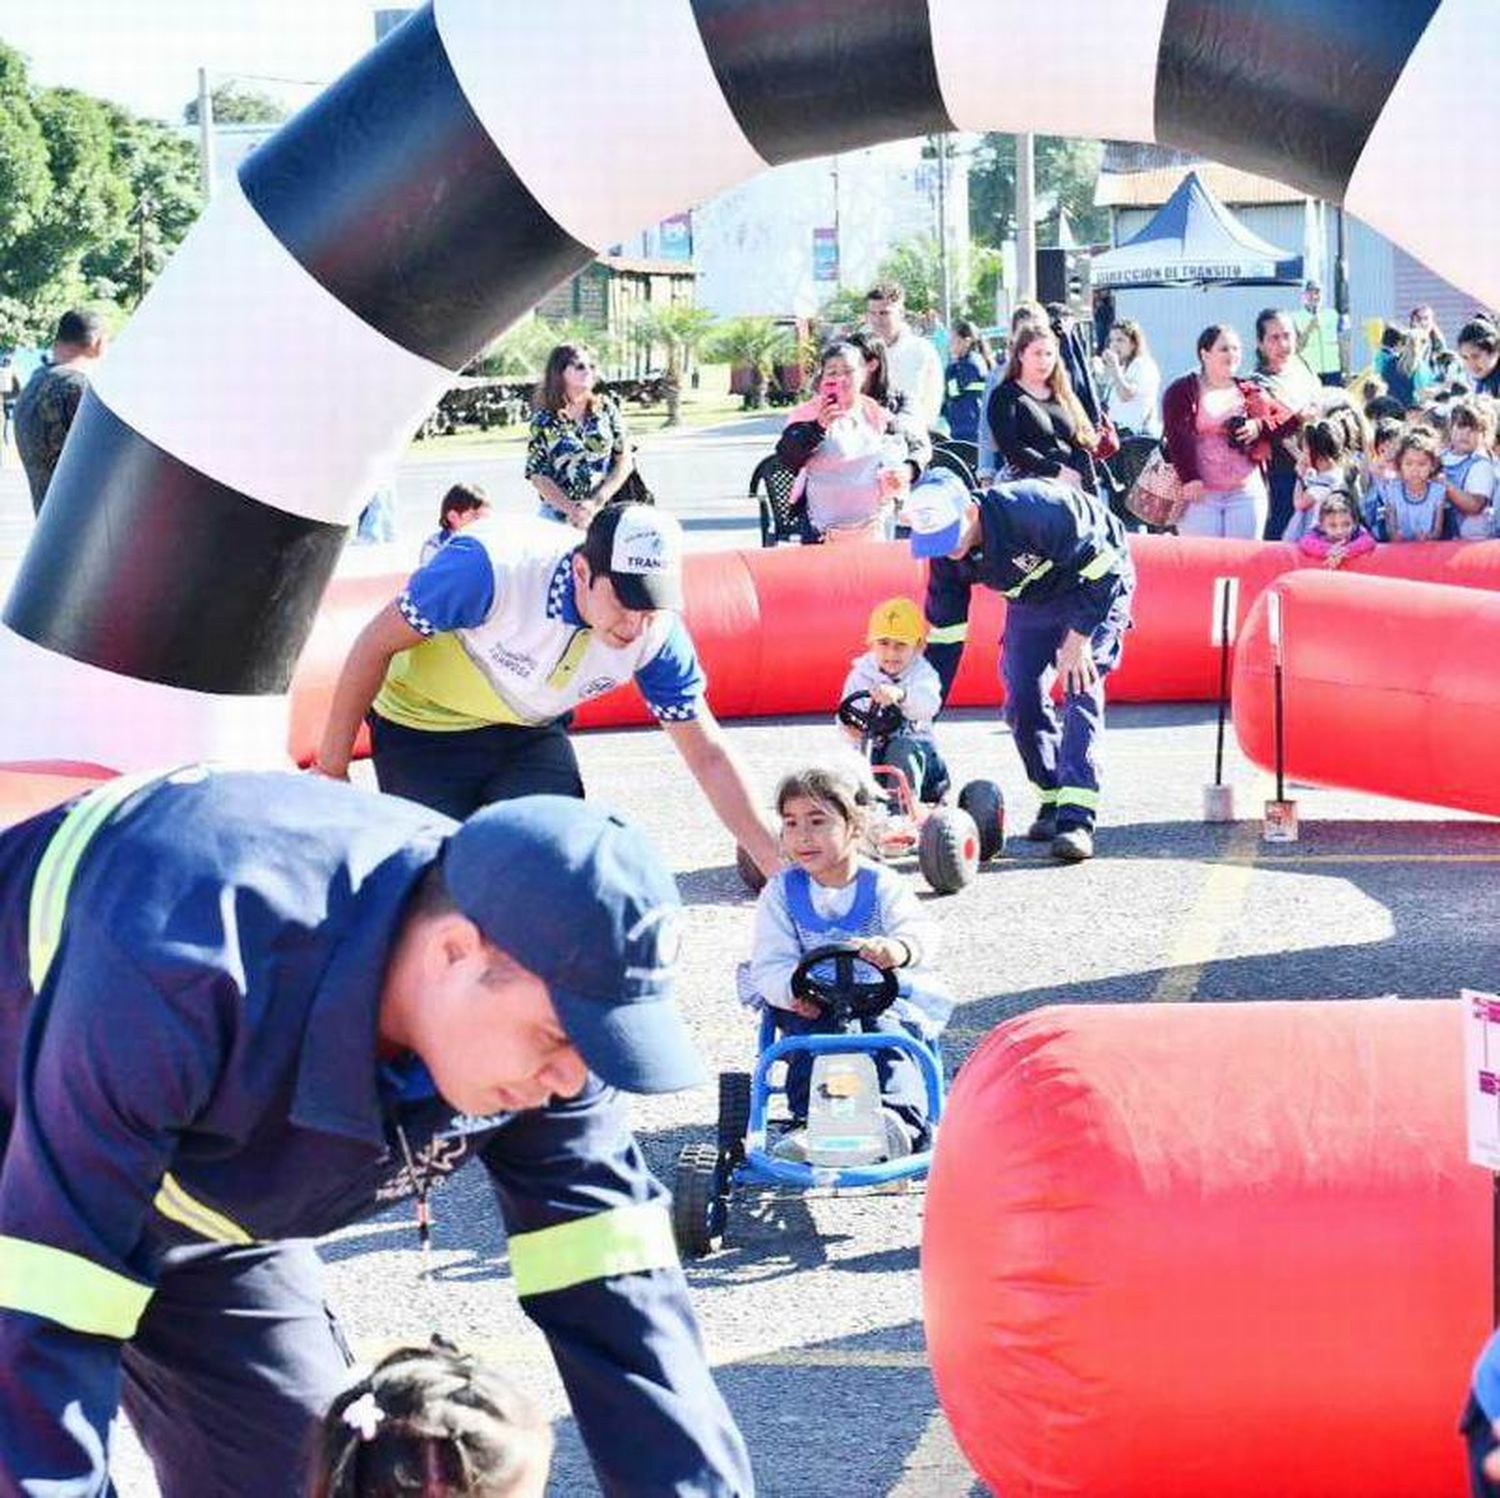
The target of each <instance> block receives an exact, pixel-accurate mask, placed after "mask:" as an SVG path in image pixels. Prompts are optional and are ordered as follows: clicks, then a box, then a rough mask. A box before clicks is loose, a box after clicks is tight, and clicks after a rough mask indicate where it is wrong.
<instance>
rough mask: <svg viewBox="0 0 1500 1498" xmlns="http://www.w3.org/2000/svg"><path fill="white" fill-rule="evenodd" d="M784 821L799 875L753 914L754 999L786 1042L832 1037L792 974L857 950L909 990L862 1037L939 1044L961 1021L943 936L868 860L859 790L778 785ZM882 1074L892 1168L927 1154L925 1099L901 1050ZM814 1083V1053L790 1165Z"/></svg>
mask: <svg viewBox="0 0 1500 1498" xmlns="http://www.w3.org/2000/svg"><path fill="white" fill-rule="evenodd" d="M776 811H777V814H778V816H779V817H780V820H781V847H782V853H783V856H784V857H785V858H786V859H787V861H788V864H789V867H787V868H784V869H782V870H781V872H780V873H778V874H777V875H776V876H775V877H774V878H773V879H771V880H770V881H769V882H768V883H767V884H766V887H765V888H764V889H763V890H762V891H761V895H760V901H759V903H758V904H757V906H756V908H755V944H754V948H753V951H752V953H751V958H750V963H749V973H748V986H749V988H750V989H751V991H752V992H753V993H754V995H756V996H757V997H758V998H759V999H760V1000H761V1001H762V1002H764V1003H765V1004H767V1005H769V1006H770V1007H771V1008H772V1009H774V1010H775V1011H776V1022H777V1027H778V1028H779V1029H780V1030H781V1031H782V1033H784V1034H788V1035H810V1034H827V1033H830V1032H831V1031H832V1030H833V1028H834V1027H833V1025H832V1023H831V1022H830V1021H829V1020H828V1019H827V1018H826V1016H820V1015H818V1013H817V1012H816V1011H815V1010H814V1009H813V1007H812V1006H811V1005H809V1004H806V1003H804V1002H803V1001H802V1000H801V999H798V998H795V997H794V996H793V994H792V987H791V983H792V973H793V972H794V971H795V970H796V967H797V964H798V963H799V962H801V960H802V959H803V958H804V957H805V956H806V955H807V954H808V953H809V952H811V951H814V950H815V949H816V948H818V947H824V946H828V945H829V944H830V943H833V942H843V941H847V942H855V943H857V944H858V946H859V948H860V952H861V955H862V956H863V957H865V958H866V959H867V960H868V961H870V962H872V963H874V964H875V965H876V966H877V967H881V968H888V969H896V970H897V971H898V974H899V979H900V984H901V993H900V996H899V997H898V998H897V1000H896V1002H895V1003H894V1004H892V1005H891V1007H890V1008H889V1009H887V1010H886V1011H885V1012H884V1013H883V1014H881V1015H878V1016H877V1017H876V1018H874V1019H867V1020H861V1021H858V1023H859V1025H860V1028H861V1029H863V1030H865V1031H868V1032H876V1031H885V1032H887V1033H899V1032H902V1031H904V1032H905V1033H907V1034H910V1035H914V1036H917V1037H919V1038H921V1039H922V1040H924V1041H926V1042H928V1043H929V1044H932V1045H936V1043H937V1039H938V1036H939V1035H941V1034H942V1030H943V1026H944V1025H945V1024H947V1022H948V1016H949V1015H950V1014H951V1013H952V1012H953V1000H952V998H951V997H949V995H948V992H947V990H946V989H945V988H944V986H943V984H942V982H941V980H940V979H939V978H938V977H937V975H936V974H935V973H934V971H933V967H932V960H933V954H934V951H935V949H936V946H937V931H936V928H935V927H934V925H933V922H932V921H931V919H930V918H929V917H928V916H927V915H926V914H925V912H924V911H923V909H922V907H921V905H920V904H919V903H918V902H917V898H916V896H915V895H914V894H913V893H912V890H911V888H910V886H909V885H907V883H906V882H905V881H904V880H903V879H902V878H901V876H900V875H899V874H897V873H896V872H895V871H894V870H893V869H889V868H887V867H886V866H885V865H884V864H879V863H875V862H873V861H872V860H870V859H868V858H865V857H864V856H862V854H861V851H860V840H861V836H862V833H863V830H864V815H865V813H864V807H863V806H862V805H861V804H860V801H859V790H858V788H857V786H856V784H855V782H854V780H853V779H852V778H846V777H845V776H844V775H842V774H841V773H839V772H838V771H834V770H824V769H808V770H801V771H798V772H797V773H796V774H793V775H788V776H787V777H786V778H785V779H784V780H783V781H782V782H781V784H780V785H779V786H778V787H777V789H776ZM875 1068H876V1072H877V1074H878V1075H879V1077H880V1095H881V1100H882V1103H883V1104H884V1108H885V1114H886V1142H887V1151H888V1154H889V1155H890V1157H891V1158H892V1159H894V1158H896V1157H898V1156H900V1155H906V1154H910V1153H911V1152H912V1150H914V1149H921V1148H924V1147H925V1145H926V1143H927V1139H928V1129H927V1091H926V1087H925V1085H924V1083H923V1080H922V1074H921V1071H920V1070H919V1068H918V1067H917V1064H916V1063H915V1062H914V1061H913V1060H911V1058H910V1057H908V1056H906V1055H905V1054H903V1053H901V1052H898V1051H881V1052H879V1053H877V1054H876V1056H875ZM811 1073H812V1063H811V1060H810V1058H809V1057H807V1056H806V1055H799V1056H793V1057H792V1058H791V1059H790V1060H789V1062H788V1064H787V1104H788V1106H789V1107H790V1109H791V1112H792V1118H793V1120H794V1123H793V1127H792V1130H791V1131H790V1132H789V1133H787V1134H784V1135H783V1136H782V1138H781V1139H780V1140H779V1141H778V1142H777V1144H776V1146H775V1149H774V1151H773V1153H774V1154H775V1155H777V1156H778V1157H779V1158H780V1159H784V1160H794V1161H798V1160H805V1159H806V1158H807V1130H806V1128H805V1127H804V1124H805V1122H806V1119H807V1102H808V1086H809V1082H810V1078H811Z"/></svg>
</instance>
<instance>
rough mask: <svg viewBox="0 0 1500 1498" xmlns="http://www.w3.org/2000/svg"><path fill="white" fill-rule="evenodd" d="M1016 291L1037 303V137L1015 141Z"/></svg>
mask: <svg viewBox="0 0 1500 1498" xmlns="http://www.w3.org/2000/svg"><path fill="white" fill-rule="evenodd" d="M1016 291H1017V294H1018V297H1019V299H1020V300H1022V301H1027V300H1030V301H1035V300H1036V137H1035V136H1032V135H1018V136H1017V137H1016Z"/></svg>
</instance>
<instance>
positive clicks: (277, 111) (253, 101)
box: [182, 78, 286, 125]
mask: <svg viewBox="0 0 1500 1498" xmlns="http://www.w3.org/2000/svg"><path fill="white" fill-rule="evenodd" d="M208 101H209V104H210V105H211V107H212V108H213V114H214V123H215V124H218V125H279V124H280V123H281V122H282V121H283V120H284V119H285V118H286V107H285V105H283V104H281V103H279V102H278V101H277V100H275V99H273V98H271V96H270V95H269V94H263V93H260V92H259V91H258V90H256V89H253V88H241V87H240V85H239V84H238V83H235V82H234V81H233V80H231V79H227V78H226V79H225V80H224V82H223V83H216V84H214V86H213V87H212V88H211V89H209V91H208ZM182 118H183V119H184V121H186V123H188V124H189V125H196V124H197V123H198V101H197V99H189V100H188V101H187V103H186V104H185V105H184V106H183V109H182Z"/></svg>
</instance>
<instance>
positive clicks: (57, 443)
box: [16, 364, 89, 515]
mask: <svg viewBox="0 0 1500 1498" xmlns="http://www.w3.org/2000/svg"><path fill="white" fill-rule="evenodd" d="M88 388H89V377H88V376H87V375H86V374H85V373H84V372H83V371H82V370H81V369H74V368H72V367H64V368H53V367H52V366H51V365H50V364H44V365H43V366H42V367H41V368H40V369H39V370H37V371H36V373H35V374H33V375H32V377H31V378H30V379H29V380H28V381H27V382H26V388H25V389H24V390H23V391H22V392H21V398H20V400H19V401H17V402H16V451H17V452H18V453H19V454H20V456H21V466H22V467H23V468H24V469H25V470H26V482H27V483H29V484H30V485H31V508H32V509H33V510H34V511H35V512H36V513H37V514H38V515H40V514H41V513H42V501H43V500H44V499H45V498H46V497H47V485H48V484H50V483H51V482H52V471H53V469H55V468H56V467H57V460H58V459H59V458H60V457H61V456H62V450H63V443H64V442H66V441H67V439H68V429H69V428H70V427H71V426H72V425H73V418H74V416H76V415H77V414H78V404H79V402H80V401H81V400H82V399H83V393H84V391H86V390H87V389H88Z"/></svg>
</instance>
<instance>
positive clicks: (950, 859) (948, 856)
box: [917, 806, 979, 895]
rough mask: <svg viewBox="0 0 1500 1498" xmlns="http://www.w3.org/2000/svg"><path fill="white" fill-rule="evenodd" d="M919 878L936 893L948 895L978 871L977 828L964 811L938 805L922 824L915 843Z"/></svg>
mask: <svg viewBox="0 0 1500 1498" xmlns="http://www.w3.org/2000/svg"><path fill="white" fill-rule="evenodd" d="M917 865H918V867H919V868H920V869H921V870H922V877H923V878H924V879H925V880H926V881H927V882H928V883H929V884H930V885H931V886H932V887H933V889H935V890H936V891H937V892H938V893H939V894H940V895H951V894H953V893H955V892H956V891H957V890H961V889H962V888H963V887H964V886H965V885H966V884H969V883H971V882H972V880H973V878H974V875H975V874H976V873H978V871H979V829H978V828H977V827H976V826H975V825H974V818H973V817H971V816H970V815H969V814H968V812H966V811H960V810H959V809H958V808H957V807H956V806H939V807H938V808H936V810H934V811H933V812H932V813H931V814H930V815H929V816H928V818H927V820H926V821H925V822H923V823H922V837H921V840H920V842H918V844H917Z"/></svg>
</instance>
